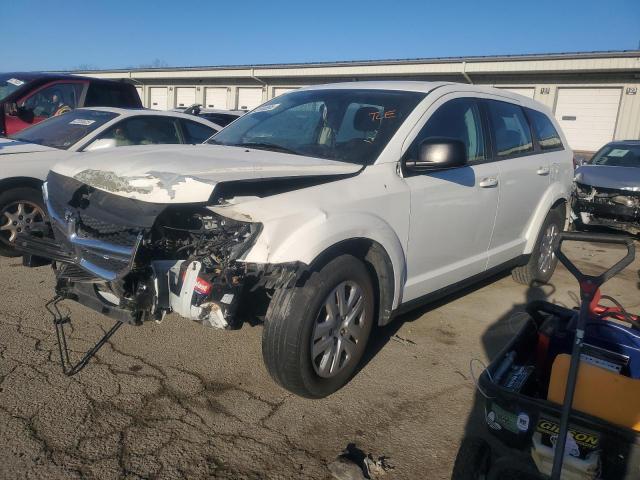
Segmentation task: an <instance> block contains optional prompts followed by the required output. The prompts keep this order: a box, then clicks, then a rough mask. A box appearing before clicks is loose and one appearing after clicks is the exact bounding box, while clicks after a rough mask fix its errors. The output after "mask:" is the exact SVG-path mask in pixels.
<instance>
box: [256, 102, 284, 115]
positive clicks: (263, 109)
mask: <svg viewBox="0 0 640 480" xmlns="http://www.w3.org/2000/svg"><path fill="white" fill-rule="evenodd" d="M279 106H280V104H279V103H272V104H271V105H262V106H261V107H258V108H256V109H255V110H254V112H256V113H257V112H270V111H271V110H275V109H276V108H278V107H279Z"/></svg>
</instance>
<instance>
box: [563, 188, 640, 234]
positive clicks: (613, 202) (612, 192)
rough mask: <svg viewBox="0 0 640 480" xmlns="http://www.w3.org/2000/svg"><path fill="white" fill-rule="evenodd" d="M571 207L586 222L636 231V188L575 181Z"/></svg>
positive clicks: (639, 226) (639, 205) (639, 207)
mask: <svg viewBox="0 0 640 480" xmlns="http://www.w3.org/2000/svg"><path fill="white" fill-rule="evenodd" d="M572 209H573V213H574V215H576V217H578V219H579V221H580V222H581V223H582V224H584V225H586V226H602V227H609V228H615V229H617V230H624V231H626V232H628V233H631V234H633V235H637V234H638V233H640V191H631V190H619V189H612V188H604V187H594V186H591V185H586V184H582V183H578V182H576V184H575V188H574V193H573V201H572Z"/></svg>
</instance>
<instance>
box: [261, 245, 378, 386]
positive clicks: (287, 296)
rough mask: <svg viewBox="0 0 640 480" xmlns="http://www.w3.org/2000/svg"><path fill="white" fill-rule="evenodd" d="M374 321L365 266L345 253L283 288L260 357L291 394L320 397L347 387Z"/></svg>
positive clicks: (269, 316) (273, 306) (273, 302)
mask: <svg viewBox="0 0 640 480" xmlns="http://www.w3.org/2000/svg"><path fill="white" fill-rule="evenodd" d="M373 321H374V291H373V284H372V282H371V278H370V276H369V272H368V271H367V269H366V267H365V265H364V264H363V263H362V262H361V261H360V260H358V259H357V258H355V257H353V256H352V255H341V256H339V257H337V258H335V259H333V260H331V261H330V262H328V263H327V264H326V265H324V266H323V267H322V268H321V269H320V270H318V271H315V272H313V273H312V274H311V276H310V277H309V279H308V280H307V281H306V282H305V284H304V285H303V286H296V287H293V288H290V289H281V290H278V291H277V292H276V294H275V295H274V297H273V298H272V300H271V303H270V305H269V310H268V311H267V316H266V319H265V326H264V331H263V335H262V355H263V358H264V362H265V365H266V367H267V370H268V371H269V373H270V374H271V376H272V377H273V379H274V380H275V381H276V382H277V383H279V384H280V385H281V386H283V387H284V388H286V389H287V390H289V391H291V392H293V393H295V394H297V395H300V396H303V397H308V398H322V397H326V396H327V395H330V394H332V393H333V392H335V391H336V390H338V389H340V388H341V387H342V386H344V385H345V384H346V383H347V382H348V381H349V380H350V379H351V377H352V376H353V374H354V373H355V371H356V368H357V367H358V364H359V362H360V360H361V359H362V355H363V354H364V351H365V348H366V345H367V342H368V340H369V335H370V333H371V328H372V326H373Z"/></svg>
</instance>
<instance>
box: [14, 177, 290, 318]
mask: <svg viewBox="0 0 640 480" xmlns="http://www.w3.org/2000/svg"><path fill="white" fill-rule="evenodd" d="M44 196H45V204H46V208H47V210H48V214H49V217H50V219H51V224H52V230H53V233H54V238H53V239H52V238H35V237H33V236H22V237H21V238H20V239H19V241H18V245H19V247H20V248H21V249H22V250H23V251H24V252H25V262H26V263H27V264H28V263H33V264H34V265H37V264H38V260H39V259H48V260H50V261H51V262H52V264H53V268H54V272H55V275H56V281H57V282H56V294H57V296H58V297H59V298H63V299H71V300H74V301H77V302H79V303H81V304H83V305H85V306H87V307H89V308H91V309H93V310H95V311H97V312H100V313H102V314H104V315H106V316H108V317H111V318H113V319H115V320H117V321H118V322H122V323H128V324H133V325H139V324H141V323H142V322H144V321H146V320H161V319H162V318H163V317H164V316H165V314H167V313H169V312H176V313H178V314H179V315H180V316H182V317H185V318H188V319H192V320H196V321H199V322H202V323H203V324H204V325H207V326H212V327H216V328H235V327H237V326H238V320H237V311H238V306H239V305H240V303H241V297H243V296H246V294H247V292H249V291H254V290H255V289H256V287H259V286H266V287H272V288H273V287H275V286H282V285H283V284H286V283H287V282H291V281H293V280H294V279H295V277H296V272H297V270H298V266H297V265H274V266H269V265H266V266H265V265H256V264H250V263H246V262H243V261H241V260H240V259H241V257H242V256H243V255H244V254H245V253H246V252H247V251H248V250H249V249H250V248H251V246H252V245H253V244H254V242H255V240H256V238H257V236H258V235H259V234H260V231H261V229H262V225H261V224H260V223H257V222H243V221H237V220H232V219H230V218H226V217H222V216H220V215H218V214H216V213H214V212H212V211H211V210H210V209H208V208H207V207H206V205H204V204H156V203H149V202H143V201H139V200H135V199H132V198H127V197H123V196H118V195H115V194H112V193H109V192H106V191H103V190H98V189H96V188H93V187H90V186H88V185H86V184H84V183H82V182H80V181H78V180H76V179H73V178H70V177H66V176H62V175H59V174H56V173H54V172H52V173H50V175H49V177H48V180H47V183H46V184H45V188H44ZM276 284H277V285H276Z"/></svg>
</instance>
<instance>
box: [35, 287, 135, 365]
mask: <svg viewBox="0 0 640 480" xmlns="http://www.w3.org/2000/svg"><path fill="white" fill-rule="evenodd" d="M62 300H64V297H61V296H59V295H58V296H56V297H54V298H53V299H51V300H49V301H48V302H47V303H46V305H45V308H46V309H47V311H48V312H49V313H50V314H51V316H52V317H53V325H54V328H55V331H56V338H57V342H58V351H59V352H60V365H61V366H62V372H63V373H64V374H65V375H66V376H68V377H71V376H73V375H75V374H76V373H78V372H80V371H81V370H82V369H83V368H84V367H86V366H87V364H88V363H89V360H91V359H92V358H93V357H94V356H95V355H96V353H98V351H99V350H100V349H101V348H102V347H103V346H104V344H105V343H107V342H108V341H109V339H110V338H111V337H112V336H113V334H114V333H116V332H117V331H118V329H119V328H120V327H121V326H122V325H123V324H122V322H119V321H117V322H116V323H115V325H113V327H111V329H110V330H109V331H108V332H107V333H105V334H104V335H103V336H102V338H100V340H98V341H97V342H96V344H95V345H94V346H93V347H91V348H90V349H89V350H87V352H86V353H84V355H82V357H81V358H80V360H79V361H78V363H76V364H75V365H74V364H73V363H72V362H71V358H70V356H69V348H68V347H67V335H66V333H65V331H64V326H65V324H67V323H68V324H69V325H71V317H70V316H69V315H64V314H63V313H62V312H61V311H60V308H58V304H59V303H60V302H61V301H62Z"/></svg>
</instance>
